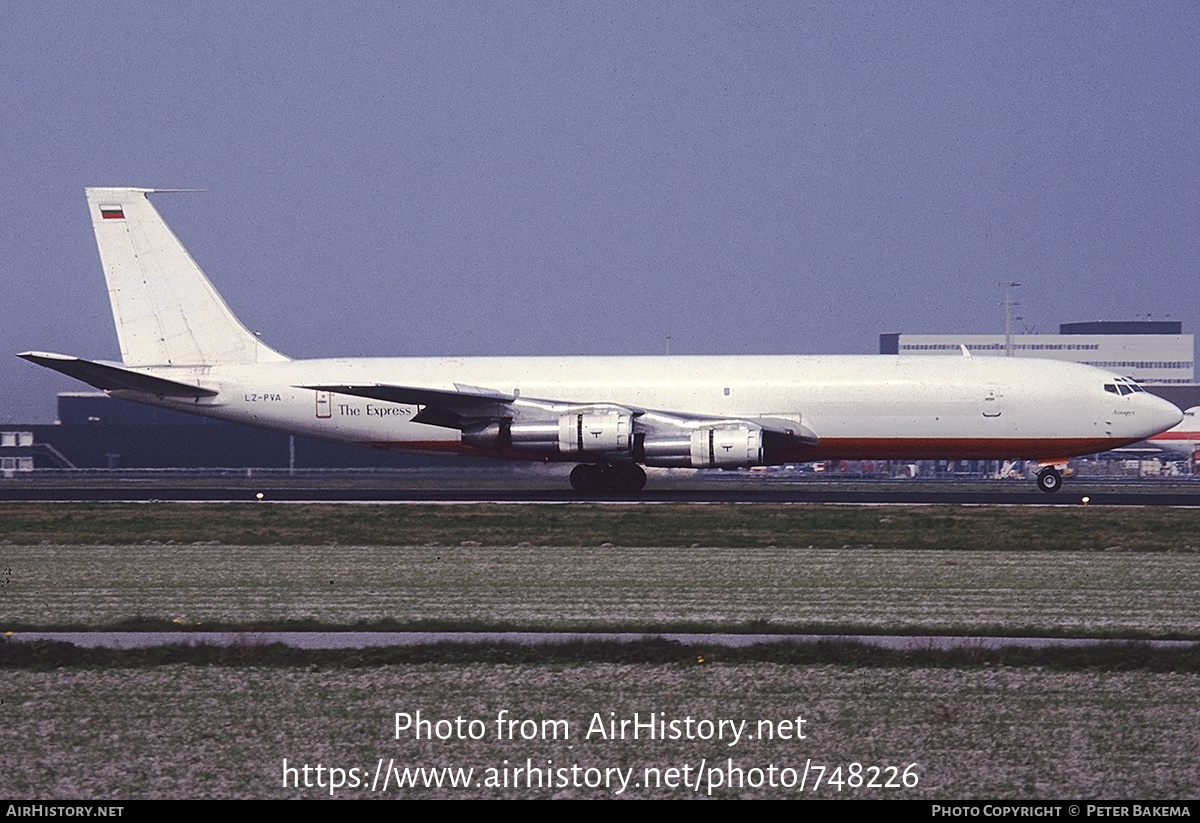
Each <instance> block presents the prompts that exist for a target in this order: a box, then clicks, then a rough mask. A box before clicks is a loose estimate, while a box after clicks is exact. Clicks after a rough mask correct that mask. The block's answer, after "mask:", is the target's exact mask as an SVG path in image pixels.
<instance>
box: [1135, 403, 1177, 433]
mask: <svg viewBox="0 0 1200 823" xmlns="http://www.w3.org/2000/svg"><path fill="white" fill-rule="evenodd" d="M1138 397H1139V398H1140V399H1141V400H1142V405H1143V406H1144V407H1145V411H1144V412H1142V411H1139V412H1138V418H1139V421H1140V422H1142V423H1144V424H1145V425H1146V434H1145V436H1146V437H1150V436H1151V435H1155V434H1158V433H1159V432H1165V431H1166V430H1167V429H1173V428H1175V427H1176V426H1178V425H1179V424H1180V423H1181V422H1182V421H1183V412H1181V411H1180V410H1179V409H1178V408H1176V407H1175V405H1174V404H1173V403H1168V402H1167V401H1166V400H1163V399H1162V398H1161V397H1155V396H1154V395H1152V394H1150V393H1149V392H1142V393H1141V394H1139V395H1138Z"/></svg>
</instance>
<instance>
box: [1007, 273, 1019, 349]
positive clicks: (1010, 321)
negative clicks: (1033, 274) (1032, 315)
mask: <svg viewBox="0 0 1200 823" xmlns="http://www.w3.org/2000/svg"><path fill="white" fill-rule="evenodd" d="M1019 285H1021V284H1020V283H1018V282H1016V281H1015V280H1009V281H1007V282H1005V284H1004V303H1003V305H1004V356H1005V357H1012V356H1013V341H1012V339H1013V326H1012V324H1013V316H1012V309H1013V306H1019V305H1021V304H1020V303H1014V302H1013V299H1012V290H1013V289H1015V288H1016V287H1017V286H1019Z"/></svg>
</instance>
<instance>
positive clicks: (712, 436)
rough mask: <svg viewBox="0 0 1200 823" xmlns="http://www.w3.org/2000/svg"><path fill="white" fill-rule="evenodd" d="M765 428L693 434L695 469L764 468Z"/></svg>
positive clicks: (712, 429)
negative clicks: (762, 466)
mask: <svg viewBox="0 0 1200 823" xmlns="http://www.w3.org/2000/svg"><path fill="white" fill-rule="evenodd" d="M762 462H763V432H762V429H752V428H750V427H749V426H732V427H729V428H723V429H722V428H716V427H708V426H706V427H705V428H702V429H700V430H698V431H694V432H692V466H693V467H694V468H697V469H707V468H717V467H721V468H734V467H738V466H761V465H762Z"/></svg>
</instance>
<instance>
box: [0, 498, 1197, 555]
mask: <svg viewBox="0 0 1200 823" xmlns="http://www.w3.org/2000/svg"><path fill="white" fill-rule="evenodd" d="M147 540H149V541H158V542H161V543H167V542H174V543H195V542H210V541H214V540H215V541H218V542H219V543H222V544H232V545H240V546H251V545H270V544H272V543H280V544H285V545H296V546H302V545H317V544H324V543H339V544H346V545H355V546H405V545H408V546H413V545H416V546H420V545H427V544H435V543H436V544H441V545H459V544H460V543H462V542H463V541H470V542H474V543H478V544H482V545H485V546H514V545H518V544H521V543H530V544H532V545H535V546H576V547H582V546H599V545H602V544H604V543H612V544H614V545H617V546H656V547H657V546H661V547H670V546H673V547H689V546H693V545H699V546H709V547H720V548H752V547H757V548H765V547H767V546H778V547H782V548H801V547H804V548H807V547H808V546H813V547H816V548H825V549H837V548H842V547H863V546H870V547H873V548H878V549H955V550H962V551H981V550H992V551H1102V550H1106V549H1125V550H1132V551H1197V550H1200V509H1167V508H1151V507H1147V508H1140V507H1139V508H1118V507H1111V508H1102V507H1087V506H1077V507H1062V506H1047V507H1033V506H826V505H759V504H753V505H737V504H714V505H684V504H661V505H619V504H614V505H601V504H587V503H578V504H562V505H502V504H478V505H476V504H470V505H376V504H363V505H329V504H271V503H257V504H256V503H228V504H189V503H91V504H89V503H5V504H0V545H2V544H3V542H4V541H8V543H11V544H38V543H41V542H43V541H48V542H49V543H52V544H55V545H72V544H85V543H104V544H108V545H132V544H137V543H142V542H145V541H147Z"/></svg>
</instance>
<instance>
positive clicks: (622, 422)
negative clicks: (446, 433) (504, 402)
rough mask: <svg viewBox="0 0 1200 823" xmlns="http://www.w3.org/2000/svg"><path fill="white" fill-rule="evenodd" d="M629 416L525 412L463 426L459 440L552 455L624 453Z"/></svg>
mask: <svg viewBox="0 0 1200 823" xmlns="http://www.w3.org/2000/svg"><path fill="white" fill-rule="evenodd" d="M632 429H633V415H632V414H630V413H628V412H623V411H621V410H620V409H606V408H594V407H577V408H575V409H572V410H570V411H569V412H565V413H563V412H560V413H558V414H553V413H552V412H551V413H549V414H547V415H546V416H545V417H541V416H532V415H525V416H522V417H518V418H516V419H512V420H510V419H503V420H495V421H492V422H490V423H483V424H480V425H477V426H473V427H471V428H468V429H464V430H463V433H462V442H463V443H465V444H467V445H468V446H474V447H475V448H477V449H488V450H492V451H504V450H506V449H512V450H513V451H518V452H532V453H536V454H545V455H554V454H556V453H558V454H566V455H583V454H602V453H613V452H628V451H629V448H630V440H629V436H630V432H631V431H632Z"/></svg>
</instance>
